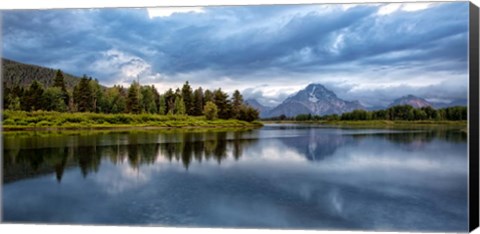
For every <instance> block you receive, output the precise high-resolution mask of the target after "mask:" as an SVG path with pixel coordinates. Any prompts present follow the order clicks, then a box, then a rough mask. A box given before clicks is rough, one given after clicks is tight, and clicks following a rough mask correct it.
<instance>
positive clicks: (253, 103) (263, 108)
mask: <svg viewBox="0 0 480 234" xmlns="http://www.w3.org/2000/svg"><path fill="white" fill-rule="evenodd" d="M244 102H245V104H247V105H249V106H251V107H253V108H255V109H257V110H258V111H259V112H260V118H265V117H267V114H268V113H269V112H270V110H272V108H271V107H268V106H264V105H262V104H260V103H259V102H258V101H257V100H256V99H253V98H251V99H247V100H245V101H244Z"/></svg>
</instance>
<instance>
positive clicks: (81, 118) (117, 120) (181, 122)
mask: <svg viewBox="0 0 480 234" xmlns="http://www.w3.org/2000/svg"><path fill="white" fill-rule="evenodd" d="M2 124H3V130H6V131H8V130H42V129H46V130H51V129H110V128H146V127H151V128H252V127H259V126H261V125H262V124H261V123H260V122H257V121H254V122H246V121H241V120H236V119H229V120H223V119H216V120H206V119H205V117H203V116H198V117H197V116H195V117H193V116H185V115H157V114H99V113H61V112H47V111H34V112H24V111H8V110H7V111H4V112H3V122H2Z"/></svg>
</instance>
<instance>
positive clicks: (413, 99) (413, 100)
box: [388, 95, 433, 108]
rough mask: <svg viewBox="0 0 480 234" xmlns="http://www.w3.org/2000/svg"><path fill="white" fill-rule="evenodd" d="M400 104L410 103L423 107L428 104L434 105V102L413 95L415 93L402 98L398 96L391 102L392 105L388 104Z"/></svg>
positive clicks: (416, 106)
mask: <svg viewBox="0 0 480 234" xmlns="http://www.w3.org/2000/svg"><path fill="white" fill-rule="evenodd" d="M399 105H410V106H413V107H415V108H422V107H427V106H430V107H433V104H432V103H430V102H428V101H427V100H425V99H423V98H420V97H416V96H413V95H407V96H403V97H401V98H397V99H395V100H394V101H393V102H392V103H390V105H388V107H392V106H399Z"/></svg>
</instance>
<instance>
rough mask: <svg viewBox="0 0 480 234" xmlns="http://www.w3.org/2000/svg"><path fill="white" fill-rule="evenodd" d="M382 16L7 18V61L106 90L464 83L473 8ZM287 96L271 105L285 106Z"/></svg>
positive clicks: (282, 13) (304, 12)
mask: <svg viewBox="0 0 480 234" xmlns="http://www.w3.org/2000/svg"><path fill="white" fill-rule="evenodd" d="M384 6H385V5H358V6H355V7H351V8H348V9H346V8H344V7H343V5H297V6H245V7H208V8H203V9H202V12H200V13H199V12H196V13H195V12H190V13H174V14H171V15H170V16H168V17H154V18H151V17H149V14H148V10H147V9H94V10H33V11H4V12H2V15H3V26H2V27H3V28H2V29H3V32H2V34H3V45H2V46H3V53H4V55H3V56H4V57H7V58H11V59H14V60H19V61H21V62H26V63H33V64H38V65H44V66H49V67H54V68H61V69H63V70H65V71H67V72H70V73H73V74H76V75H82V74H84V73H86V74H88V75H91V76H94V77H96V78H98V79H99V80H100V81H101V82H104V83H106V84H113V83H119V82H128V81H129V80H131V79H133V78H134V77H137V76H140V77H144V78H145V80H149V81H152V82H163V81H165V82H167V81H168V82H170V83H174V82H176V80H178V79H181V78H182V79H183V78H185V77H186V78H188V79H189V80H191V81H192V82H194V83H195V82H196V83H202V82H204V81H205V80H206V79H209V80H218V81H220V80H222V79H231V80H234V81H236V82H249V83H252V86H251V87H256V86H258V82H260V80H261V83H265V82H266V81H270V80H271V81H272V83H275V82H273V80H277V83H280V82H283V83H285V82H288V76H293V75H294V76H295V81H297V82H304V83H305V86H306V84H308V83H310V82H323V81H325V82H332V79H333V81H334V77H337V76H338V77H343V78H342V79H345V77H347V76H348V74H352V77H353V75H355V74H360V73H361V74H363V75H362V76H356V77H355V78H350V79H349V80H348V82H350V83H351V84H363V83H366V82H367V81H370V80H371V79H376V80H378V82H384V83H389V82H392V81H395V82H397V81H398V80H399V79H405V83H406V84H404V85H410V86H411V87H419V85H418V84H415V83H416V82H420V83H422V82H423V81H415V80H413V79H409V78H411V77H404V76H400V75H397V76H395V75H393V73H392V74H388V75H385V74H384V75H383V76H382V74H383V73H382V69H386V70H388V71H397V70H398V71H399V70H402V69H410V70H412V69H413V70H414V71H415V73H416V74H430V73H432V72H433V73H435V72H439V71H443V72H445V73H446V74H447V75H451V76H452V77H457V76H455V74H456V75H459V74H460V75H462V74H466V68H467V61H466V59H467V38H468V3H449V4H439V5H433V6H430V7H429V8H426V9H422V10H417V11H405V10H397V11H393V12H390V13H389V14H379V10H381V8H382V7H384ZM433 73H432V74H433ZM399 74H400V73H399ZM401 74H403V75H405V74H406V73H401ZM411 74H414V73H410V74H409V75H411ZM432 76H433V75H432ZM290 79H292V78H291V77H290ZM324 79H326V80H324ZM339 79H340V78H339ZM183 81H184V80H182V81H179V82H183ZM442 82H443V83H445V82H444V81H443V80H440V81H438V82H437V85H441V84H443V83H442ZM459 82H465V80H464V79H461V80H459ZM302 85H303V84H302ZM428 85H432V84H428ZM428 85H427V84H424V85H423V87H427V86H428ZM272 86H274V84H271V85H270V88H271V87H272ZM344 87H347V86H344ZM348 87H352V88H354V87H356V86H355V85H349V86H348ZM392 87H394V86H392ZM442 87H443V86H442ZM443 88H445V89H446V90H448V89H451V88H452V87H449V86H445V87H443ZM372 89H374V88H372ZM257 91H258V90H257ZM352 92H353V91H351V90H350V91H349V92H345V93H346V94H347V93H352ZM263 93H265V92H264V91H261V92H260V93H258V92H257V93H256V95H253V93H252V96H258V95H257V94H260V95H262V94H263ZM445 93H459V92H458V91H448V92H445ZM460 93H461V92H460ZM286 95H287V93H285V92H283V91H282V92H280V91H279V92H278V95H276V96H270V97H268V98H267V97H265V96H263V99H264V100H265V101H269V102H275V100H274V99H275V98H277V100H276V101H277V102H278V101H279V100H280V98H283V97H285V96H286ZM347 96H348V95H347ZM367 96H368V95H366V96H362V95H361V94H358V95H354V97H355V98H360V99H361V98H367ZM451 98H453V97H451ZM455 98H457V97H455Z"/></svg>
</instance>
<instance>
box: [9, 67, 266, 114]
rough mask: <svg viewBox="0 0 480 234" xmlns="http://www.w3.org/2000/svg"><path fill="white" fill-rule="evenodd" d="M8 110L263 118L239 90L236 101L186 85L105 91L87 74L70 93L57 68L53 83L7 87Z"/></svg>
mask: <svg viewBox="0 0 480 234" xmlns="http://www.w3.org/2000/svg"><path fill="white" fill-rule="evenodd" d="M3 96H4V98H3V102H4V103H3V106H4V108H5V109H6V110H11V111H27V112H31V111H38V110H43V111H54V112H69V113H76V112H90V113H105V114H120V113H130V114H158V115H186V116H205V118H206V119H207V120H214V119H217V118H218V119H238V120H243V121H248V122H252V121H254V120H256V119H258V116H259V113H258V111H257V110H256V109H254V108H252V107H250V106H248V105H246V104H245V103H244V102H243V97H242V95H241V94H240V92H239V91H238V90H235V92H234V93H233V95H232V97H229V95H228V94H227V93H226V92H224V91H222V89H221V88H218V89H215V90H209V89H206V90H203V89H202V88H201V87H198V88H196V89H195V90H193V89H192V87H191V86H190V84H189V82H188V81H186V82H185V84H184V85H183V86H182V87H181V88H177V89H175V90H173V89H172V88H170V89H168V90H167V91H166V92H164V93H162V94H160V93H159V92H158V91H157V90H156V88H155V87H154V86H153V85H152V86H148V85H140V84H139V83H138V82H137V81H134V82H132V84H131V85H130V87H128V88H124V87H123V86H118V85H115V86H113V87H108V88H107V87H103V86H101V85H100V84H99V82H98V80H96V79H92V78H91V77H87V76H86V75H84V76H83V77H82V78H81V79H80V81H79V82H78V83H77V84H76V85H74V86H73V88H72V89H68V88H67V86H66V84H65V78H64V74H63V72H62V71H61V70H57V71H56V73H55V77H54V79H53V85H51V86H48V87H44V86H43V85H42V84H41V83H40V82H38V81H37V80H33V81H32V83H31V84H30V85H29V86H28V87H23V86H21V85H18V84H17V85H13V86H10V87H7V86H6V85H4V95H3Z"/></svg>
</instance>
